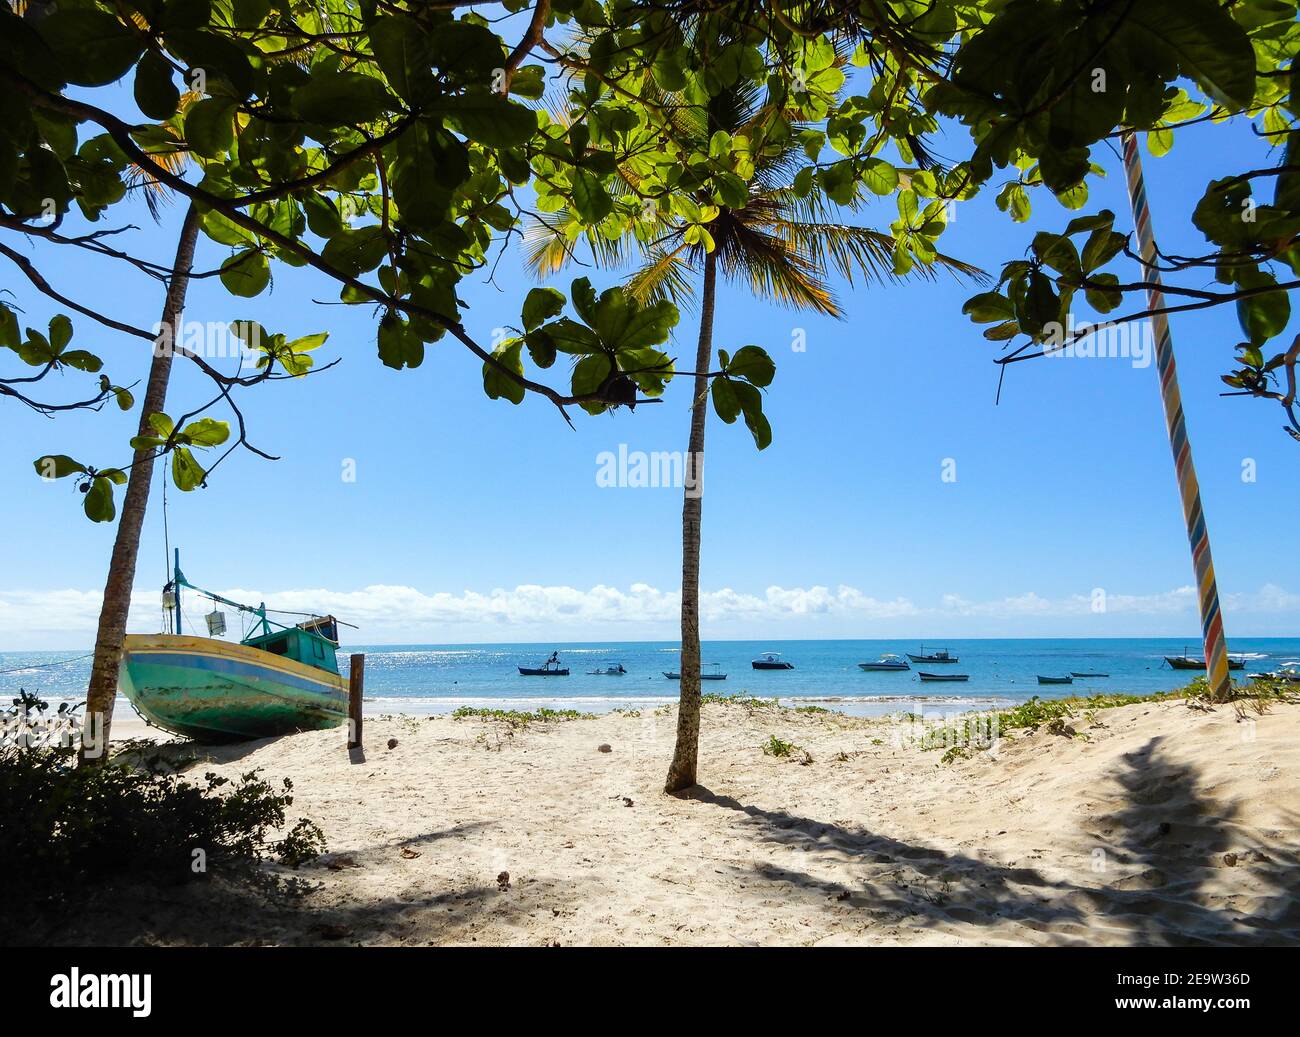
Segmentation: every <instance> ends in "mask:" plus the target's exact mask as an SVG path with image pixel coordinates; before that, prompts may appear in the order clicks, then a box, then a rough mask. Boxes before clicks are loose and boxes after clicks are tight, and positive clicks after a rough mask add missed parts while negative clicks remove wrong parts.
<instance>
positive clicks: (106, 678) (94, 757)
mask: <svg viewBox="0 0 1300 1037" xmlns="http://www.w3.org/2000/svg"><path fill="white" fill-rule="evenodd" d="M198 229H199V216H198V212H197V211H196V210H195V208H194V206H193V205H192V204H191V205H190V207H189V209H188V211H187V212H186V213H185V220H184V222H183V223H182V224H181V235H180V241H179V242H178V243H177V245H176V261H175V262H174V263H173V264H172V276H171V280H170V283H169V284H168V286H167V298H166V301H165V302H164V303H163V314H162V325H161V327H160V330H159V334H158V338H157V339H155V340H154V350H153V362H152V363H151V364H150V366H149V381H148V383H147V385H146V387H145V392H144V403H143V404H142V406H141V408H140V435H142V436H147V435H153V434H154V430H153V428H152V426H151V425H150V424H149V415H150V414H156V413H158V412H160V411H162V410H163V407H164V405H165V404H166V402H167V379H168V377H169V376H170V375H171V368H172V348H171V347H172V346H173V345H175V343H176V342H177V340H178V336H179V331H180V329H179V324H180V319H181V311H182V310H183V309H184V308H185V292H186V290H187V289H188V287H189V282H190V270H191V268H192V267H193V265H194V246H195V242H196V240H197V238H198ZM153 462H154V455H153V451H152V450H149V449H144V450H137V451H136V452H135V457H134V459H133V462H132V465H131V472H130V475H129V476H128V478H127V483H126V493H125V495H124V496H123V499H122V514H121V517H120V518H119V519H118V523H117V536H116V537H115V538H114V540H113V556H112V559H111V561H110V562H109V564H108V579H107V581H105V583H104V605H103V608H102V609H101V610H100V613H99V632H98V634H97V635H96V637H95V660H94V662H93V663H92V664H91V669H90V688H89V691H88V692H87V695H86V722H87V724H90V723H91V721H92V719H94V720H97V721H98V723H99V724H100V725H101V727H100V731H99V732H98V738H97V739H95V740H94V742H96V743H97V745H96V744H91V745H88V744H87V743H86V742H85V741H83V743H82V746H81V751H80V758H81V762H82V763H83V764H87V763H88V764H102V763H103V762H104V761H105V760H107V759H108V738H109V727H110V725H111V724H112V721H113V700H114V698H115V697H116V696H117V674H118V669H119V667H120V666H121V664H122V638H123V637H125V636H126V620H127V614H128V612H129V611H130V609H131V588H132V586H133V585H134V583H135V563H136V556H137V554H138V553H139V550H140V529H141V527H142V526H143V525H144V513H145V508H146V507H147V506H148V504H149V484H150V482H152V480H153Z"/></svg>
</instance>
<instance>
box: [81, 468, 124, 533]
mask: <svg viewBox="0 0 1300 1037" xmlns="http://www.w3.org/2000/svg"><path fill="white" fill-rule="evenodd" d="M81 506H82V510H84V511H85V513H86V518H88V519H90V521H92V522H112V521H113V519H114V518H116V517H117V506H116V505H115V504H114V503H113V484H112V482H110V481H109V480H108V479H103V478H96V479H91V480H90V489H89V490H87V491H86V495H85V497H84V499H83V500H82V503H81Z"/></svg>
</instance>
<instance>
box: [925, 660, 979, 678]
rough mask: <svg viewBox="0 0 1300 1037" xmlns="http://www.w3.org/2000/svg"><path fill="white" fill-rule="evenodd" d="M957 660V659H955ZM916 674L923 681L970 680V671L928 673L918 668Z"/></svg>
mask: <svg viewBox="0 0 1300 1037" xmlns="http://www.w3.org/2000/svg"><path fill="white" fill-rule="evenodd" d="M954 661H955V660H954ZM916 675H917V676H918V677H920V678H921V680H923V681H968V680H970V674H969V673H926V672H925V671H924V670H917V671H916Z"/></svg>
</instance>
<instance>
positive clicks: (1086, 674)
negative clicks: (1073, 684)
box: [1070, 670, 1110, 677]
mask: <svg viewBox="0 0 1300 1037" xmlns="http://www.w3.org/2000/svg"><path fill="white" fill-rule="evenodd" d="M1070 676H1071V677H1109V676H1110V674H1109V673H1081V672H1079V671H1078V670H1071V671H1070Z"/></svg>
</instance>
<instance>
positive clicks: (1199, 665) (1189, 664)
mask: <svg viewBox="0 0 1300 1037" xmlns="http://www.w3.org/2000/svg"><path fill="white" fill-rule="evenodd" d="M1165 662H1167V663H1168V664H1169V665H1170V667H1171V668H1173V669H1175V670H1204V669H1205V660H1204V659H1188V658H1187V657H1185V656H1173V655H1166V656H1165ZM1245 668H1246V664H1245V662H1243V661H1242V660H1240V659H1229V660H1228V669H1230V670H1244V669H1245Z"/></svg>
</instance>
